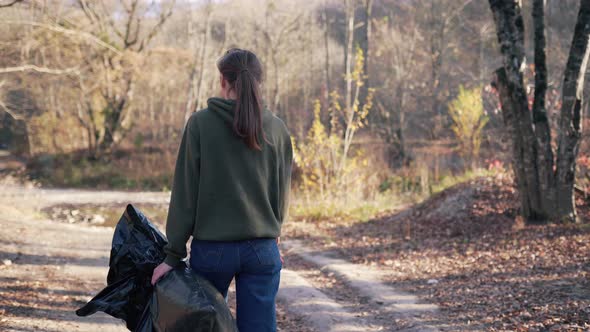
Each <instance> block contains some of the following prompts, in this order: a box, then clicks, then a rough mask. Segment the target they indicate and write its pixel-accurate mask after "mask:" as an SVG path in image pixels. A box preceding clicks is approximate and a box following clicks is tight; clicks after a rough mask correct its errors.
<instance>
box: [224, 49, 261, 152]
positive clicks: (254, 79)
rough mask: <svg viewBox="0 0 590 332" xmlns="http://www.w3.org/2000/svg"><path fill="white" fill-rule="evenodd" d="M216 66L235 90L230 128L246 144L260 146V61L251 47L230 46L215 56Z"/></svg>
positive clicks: (254, 146)
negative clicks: (218, 55)
mask: <svg viewBox="0 0 590 332" xmlns="http://www.w3.org/2000/svg"><path fill="white" fill-rule="evenodd" d="M217 68H218V69H219V72H220V73H221V75H223V78H224V79H225V80H226V81H227V82H228V83H229V84H230V89H232V90H234V91H235V93H236V106H235V107H236V108H235V110H234V121H233V130H234V132H235V133H236V135H238V136H240V137H242V138H243V139H244V142H245V143H246V145H247V146H248V147H249V148H251V149H255V150H262V148H261V141H260V139H261V138H263V139H265V138H266V137H265V136H264V132H263V130H262V98H261V94H260V83H261V82H262V65H261V64H260V61H258V58H257V57H256V55H255V54H254V53H252V52H250V51H247V50H242V49H239V48H232V49H230V50H229V51H227V52H226V53H225V55H224V56H222V57H221V58H220V59H219V60H217Z"/></svg>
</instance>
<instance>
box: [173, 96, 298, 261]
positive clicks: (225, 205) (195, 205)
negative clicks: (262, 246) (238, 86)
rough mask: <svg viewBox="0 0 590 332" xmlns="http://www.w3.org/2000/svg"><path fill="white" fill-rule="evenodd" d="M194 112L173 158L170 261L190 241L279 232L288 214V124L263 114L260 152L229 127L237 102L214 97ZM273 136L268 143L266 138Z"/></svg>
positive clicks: (178, 256) (290, 154) (179, 256)
mask: <svg viewBox="0 0 590 332" xmlns="http://www.w3.org/2000/svg"><path fill="white" fill-rule="evenodd" d="M207 106H208V107H207V108H206V109H204V110H201V111H198V112H195V113H193V114H192V115H191V117H190V118H189V120H188V123H187V124H186V127H185V129H184V133H183V136H182V141H181V143H180V148H179V151H178V158H177V160H176V168H175V171H174V183H173V187H172V196H171V198H170V207H169V210H168V218H167V222H166V234H167V236H168V241H169V242H168V245H166V247H165V248H164V251H165V252H166V259H165V262H166V263H167V264H169V265H171V266H175V265H177V264H178V263H179V261H180V260H181V259H183V258H184V257H186V242H187V241H188V239H189V237H190V236H191V235H192V236H193V238H195V239H199V240H210V241H239V240H247V239H255V238H276V237H278V236H280V233H281V225H282V223H283V221H284V220H285V219H286V216H287V207H288V197H289V189H290V185H291V166H292V162H293V150H292V146H291V137H290V135H289V131H288V130H287V127H286V126H285V124H284V123H283V121H281V119H279V118H278V117H276V116H275V115H273V114H272V113H271V112H270V111H269V110H267V109H265V110H264V111H263V117H262V121H263V129H264V133H265V136H266V141H265V140H261V147H262V151H258V150H253V149H250V148H248V147H247V146H246V143H245V142H244V141H243V139H242V138H240V137H239V136H237V135H236V134H235V133H234V131H233V129H232V121H233V115H234V106H235V101H234V100H226V99H221V98H211V99H209V100H208V101H207ZM267 141H268V142H267Z"/></svg>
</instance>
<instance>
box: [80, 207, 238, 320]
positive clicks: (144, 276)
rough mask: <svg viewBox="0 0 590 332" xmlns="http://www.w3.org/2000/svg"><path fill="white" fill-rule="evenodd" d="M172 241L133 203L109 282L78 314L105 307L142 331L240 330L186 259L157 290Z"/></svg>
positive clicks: (115, 246)
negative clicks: (153, 280) (160, 268)
mask: <svg viewBox="0 0 590 332" xmlns="http://www.w3.org/2000/svg"><path fill="white" fill-rule="evenodd" d="M166 243H167V241H166V237H165V236H164V235H163V234H162V233H160V231H158V229H157V228H156V227H154V226H153V225H152V224H151V223H150V221H149V220H148V219H147V218H146V217H145V216H144V215H143V214H142V213H141V212H140V211H139V210H137V209H136V208H135V207H133V206H132V205H127V208H126V209H125V213H123V216H121V219H120V220H119V223H118V224H117V227H116V228H115V234H114V235H113V243H112V249H111V257H110V262H109V266H110V269H109V273H108V276H107V287H106V288H105V289H103V290H102V291H101V292H100V293H98V294H97V295H96V296H95V297H94V298H93V299H92V300H90V302H88V303H87V304H86V305H85V306H83V307H82V308H80V309H78V310H76V314H77V315H78V316H88V315H91V314H93V313H95V312H97V311H103V312H105V313H107V314H109V315H111V316H113V317H116V318H120V319H123V320H124V321H125V322H126V323H127V328H128V329H129V330H130V331H136V332H153V331H166V332H181V331H189V330H190V331H195V330H196V331H218V332H226V331H227V332H234V331H237V328H236V327H235V322H234V320H233V317H232V315H231V313H230V311H229V308H228V307H227V305H226V304H225V301H224V299H223V298H222V297H221V294H219V292H218V291H217V290H216V289H215V288H214V287H213V285H211V284H210V283H209V282H208V281H207V280H205V279H203V278H202V277H199V276H198V275H196V274H195V273H193V272H191V270H190V269H188V268H187V267H186V265H185V264H184V263H182V264H180V266H179V267H177V268H176V269H174V270H173V271H170V272H169V273H168V274H166V276H165V277H164V278H162V279H161V280H160V281H158V283H157V284H156V289H155V291H154V287H152V285H151V278H152V272H153V270H154V268H155V267H156V266H158V265H159V264H160V263H161V262H162V261H163V260H164V258H165V254H164V251H163V247H164V245H166ZM189 327H190V329H189Z"/></svg>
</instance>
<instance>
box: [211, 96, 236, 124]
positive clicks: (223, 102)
mask: <svg viewBox="0 0 590 332" xmlns="http://www.w3.org/2000/svg"><path fill="white" fill-rule="evenodd" d="M207 107H208V108H209V109H210V110H212V111H214V112H215V113H216V114H218V115H219V116H220V117H221V118H222V119H223V120H224V121H225V122H227V123H229V124H232V123H233V121H234V113H235V112H234V110H235V107H236V101H235V100H233V99H223V98H209V99H208V100H207Z"/></svg>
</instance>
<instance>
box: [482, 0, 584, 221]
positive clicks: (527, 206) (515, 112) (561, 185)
mask: <svg viewBox="0 0 590 332" xmlns="http://www.w3.org/2000/svg"><path fill="white" fill-rule="evenodd" d="M489 3H490V8H491V10H492V12H493V14H494V20H495V23H496V30H497V34H498V41H499V43H500V47H501V52H502V55H503V60H504V61H503V62H504V66H503V68H501V69H499V70H497V71H496V82H495V83H496V87H497V89H498V93H499V96H500V102H501V104H502V114H503V116H504V121H505V123H506V128H507V130H508V132H509V135H510V137H511V139H512V146H513V162H512V164H513V168H514V174H515V177H516V182H517V185H518V188H519V192H520V193H519V194H520V198H521V205H522V214H523V216H524V217H525V218H526V219H527V220H528V221H529V222H531V221H548V220H557V221H575V220H576V210H575V202H574V190H573V189H574V181H575V169H576V157H577V154H578V149H579V143H580V142H579V141H580V137H581V132H582V110H581V109H582V104H583V87H584V73H585V71H586V68H587V65H588V58H589V57H590V47H589V42H588V40H589V38H590V23H589V22H590V0H581V2H580V11H579V14H578V20H577V23H576V27H575V31H574V37H573V41H572V46H571V49H570V54H569V57H568V62H567V65H566V69H565V72H564V84H563V93H562V96H563V97H562V98H563V100H562V109H561V118H560V131H559V137H558V150H557V161H556V170H555V171H553V163H554V160H553V153H552V149H551V131H550V127H549V123H548V119H547V118H548V117H547V114H546V110H545V93H546V89H547V68H546V63H545V61H546V60H545V31H544V30H545V27H544V8H543V7H544V1H543V0H534V2H533V25H534V28H535V69H536V71H535V99H534V102H533V109H532V112H531V111H530V110H529V108H528V100H527V95H526V90H525V88H524V83H523V74H522V72H523V70H524V67H525V60H524V54H525V51H524V23H523V19H522V15H521V13H520V4H519V2H516V1H514V0H489Z"/></svg>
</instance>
